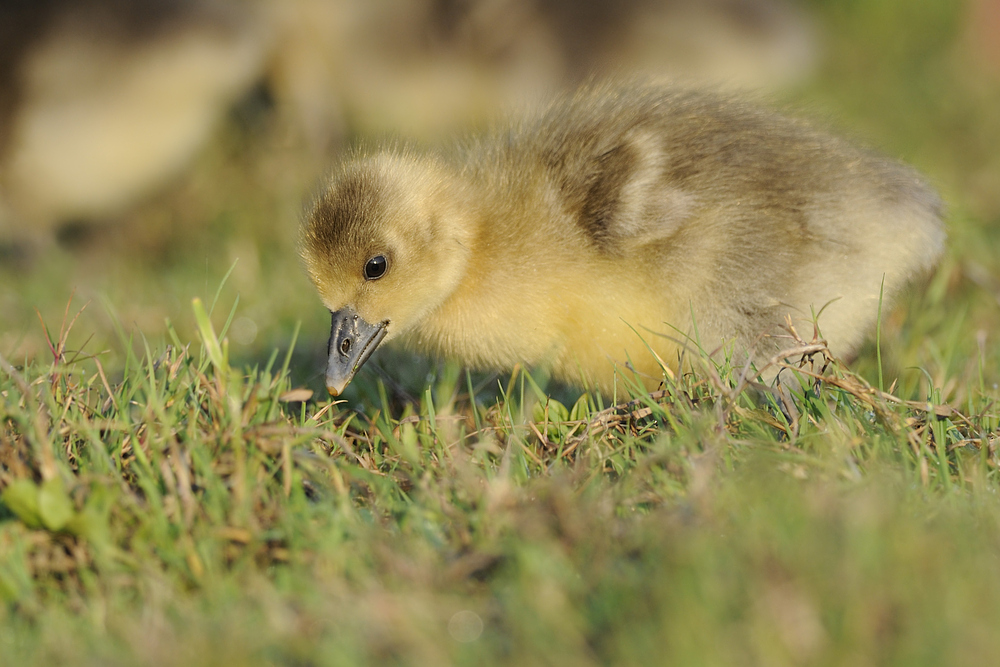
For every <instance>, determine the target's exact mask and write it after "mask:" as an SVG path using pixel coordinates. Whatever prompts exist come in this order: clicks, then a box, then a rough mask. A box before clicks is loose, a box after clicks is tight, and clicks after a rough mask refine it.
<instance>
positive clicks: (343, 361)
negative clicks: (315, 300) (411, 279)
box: [326, 306, 389, 396]
mask: <svg viewBox="0 0 1000 667" xmlns="http://www.w3.org/2000/svg"><path fill="white" fill-rule="evenodd" d="M388 325H389V320H386V321H384V322H379V323H378V324H369V323H368V322H366V321H365V320H363V319H362V318H361V316H360V315H358V314H357V313H356V312H354V309H353V308H351V307H349V306H345V307H344V308H341V309H340V310H338V311H337V312H335V313H333V325H332V326H331V328H330V347H329V349H328V351H327V353H328V354H329V360H328V361H327V364H326V388H327V391H329V392H330V393H331V394H332V395H334V396H340V394H341V393H342V392H343V391H344V388H345V387H346V386H347V383H348V382H350V381H351V378H353V377H354V374H355V373H357V371H358V369H359V368H361V365H362V364H363V363H365V362H366V361H368V357H370V356H372V352H374V351H375V348H376V347H378V344H379V343H381V342H382V339H383V338H385V333H386V331H385V328H386V327H387V326H388Z"/></svg>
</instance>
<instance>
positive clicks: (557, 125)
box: [301, 84, 944, 394]
mask: <svg viewBox="0 0 1000 667" xmlns="http://www.w3.org/2000/svg"><path fill="white" fill-rule="evenodd" d="M941 213H942V211H941V203H940V201H939V199H938V197H937V196H936V195H935V193H934V192H933V191H932V190H931V189H930V188H929V187H928V186H927V185H926V184H925V183H924V181H923V180H921V178H920V177H919V176H918V175H917V174H916V172H914V171H913V170H912V169H910V168H908V167H906V166H904V165H901V164H898V163H896V162H893V161H891V160H887V159H885V158H883V157H880V156H878V155H876V154H873V153H871V152H869V151H867V150H864V149H860V148H857V147H855V146H852V145H851V144H849V143H847V142H845V141H843V140H841V139H838V138H836V137H833V136H830V135H828V134H825V133H823V132H820V131H817V130H815V129H812V128H811V127H809V126H808V125H806V124H804V123H802V122H799V121H797V120H793V119H789V118H786V117H784V116H781V115H778V114H776V113H773V112H771V111H767V110H763V109H760V108H758V107H755V106H753V105H749V104H746V103H743V102H741V101H737V100H734V99H731V98H729V97H725V96H719V95H717V94H714V93H710V92H699V91H693V90H681V89H673V88H666V87H658V86H643V85H631V86H616V85H611V84H608V85H598V86H590V87H586V88H584V89H581V90H580V91H578V92H577V93H575V94H574V95H572V96H568V97H565V98H563V99H561V100H559V101H557V102H555V103H554V104H552V105H551V106H550V107H549V108H548V109H546V110H544V111H543V112H542V113H540V114H537V115H535V116H534V117H531V118H528V119H525V120H521V121H519V122H515V123H513V124H512V125H511V126H509V127H501V128H497V129H495V130H494V131H492V132H491V133H488V134H486V135H484V136H481V137H479V138H475V139H472V140H469V141H466V142H465V143H463V144H461V145H459V146H457V147H455V148H453V149H451V150H447V151H442V152H438V153H430V154H418V153H416V152H414V151H410V150H402V149H398V148H395V147H388V148H383V149H379V150H375V151H359V152H357V153H356V154H355V155H353V156H352V157H351V158H350V159H348V160H347V161H346V162H345V163H344V164H343V165H342V166H341V167H340V168H339V170H338V171H337V172H336V174H335V175H334V176H333V178H332V179H331V181H330V182H329V185H328V187H327V188H326V190H325V191H324V192H323V193H322V194H321V195H320V196H319V198H318V200H317V201H316V203H315V206H314V208H313V210H312V212H311V214H310V215H309V217H308V221H307V223H306V224H305V227H304V233H303V236H302V242H301V252H302V256H303V258H304V261H305V265H306V268H307V270H308V272H309V275H310V277H311V278H312V281H313V282H314V284H315V285H316V288H317V289H318V290H319V293H320V297H321V299H322V301H323V304H324V305H325V306H326V307H327V308H329V309H330V311H331V312H332V313H333V327H332V332H331V338H330V348H329V364H328V368H327V376H326V380H327V386H328V388H329V390H330V392H331V393H333V394H339V393H340V392H341V391H343V389H344V387H345V386H346V385H347V383H348V382H349V381H350V379H351V377H353V375H354V373H355V372H356V370H357V369H358V367H360V365H361V364H362V363H364V361H365V360H366V359H367V358H368V356H369V355H370V354H371V351H372V350H373V349H374V348H375V346H377V345H378V344H380V343H381V341H382V340H383V339H385V340H388V339H391V338H396V337H399V338H402V339H404V340H405V341H407V342H408V343H409V344H411V345H412V346H413V347H415V348H417V349H420V350H422V351H426V352H430V353H433V354H438V355H444V356H449V357H457V358H458V359H460V360H462V361H463V362H464V363H466V364H468V365H470V366H473V367H477V368H510V367H512V366H513V365H514V364H516V363H518V362H521V363H526V364H529V365H537V364H541V365H546V366H548V367H549V368H551V371H552V373H553V376H554V377H556V378H558V379H560V380H562V381H567V382H570V383H584V384H592V385H594V386H596V387H597V388H599V389H601V390H603V391H606V392H611V391H613V387H614V384H615V377H616V369H622V367H624V366H625V365H626V364H628V365H629V366H630V367H631V368H632V369H634V371H635V372H636V373H638V375H639V376H640V377H641V378H643V380H644V382H645V383H646V384H647V385H655V384H656V383H657V382H658V381H659V379H661V378H662V374H663V370H662V367H661V360H662V362H665V363H667V364H669V365H672V366H674V367H675V368H676V367H677V366H678V365H679V364H680V363H681V362H680V361H679V360H680V359H681V358H682V357H683V355H682V352H683V350H684V348H685V347H698V346H700V347H701V348H703V349H705V350H709V351H711V350H714V349H716V348H718V346H720V345H722V344H727V345H732V346H733V347H732V348H731V349H732V350H733V352H735V353H736V355H737V356H738V357H739V356H742V358H748V355H750V356H754V357H756V358H758V359H760V358H766V357H769V356H770V355H771V354H773V353H774V351H775V350H776V349H777V348H779V347H780V346H781V342H782V339H781V338H780V337H777V336H773V335H774V334H778V333H780V328H781V325H782V324H783V322H784V320H785V318H786V316H790V317H791V318H792V321H793V322H797V323H798V324H799V325H800V326H805V327H808V328H807V329H806V330H808V331H811V326H812V322H813V320H814V314H815V313H821V314H820V316H819V326H820V327H821V330H822V333H823V335H824V336H825V338H826V339H827V340H828V342H829V345H830V348H831V350H832V351H833V352H834V354H837V355H841V356H846V355H850V354H851V353H852V352H853V351H854V350H856V348H857V347H858V345H859V344H860V343H861V342H862V339H863V337H864V335H865V334H866V333H867V332H868V331H869V330H870V329H871V328H872V326H873V324H874V321H875V318H876V314H877V312H878V307H879V295H880V291H881V292H882V293H883V295H884V297H883V301H884V302H888V301H891V299H892V297H893V296H894V295H895V294H896V293H897V292H898V291H899V290H900V289H901V288H902V287H903V286H904V285H905V283H906V282H907V281H908V280H910V279H911V278H913V277H914V276H915V275H917V274H919V273H920V272H923V271H926V270H927V269H929V268H930V267H931V266H932V265H933V264H934V262H935V260H936V259H937V258H938V256H939V255H940V253H941V249H942V244H943V241H944V231H943V228H942V221H941ZM883 281H884V283H883ZM762 335H764V336H765V338H764V339H763V340H762V339H761V336H762ZM769 335H772V336H771V337H767V336H769ZM630 374H631V373H630Z"/></svg>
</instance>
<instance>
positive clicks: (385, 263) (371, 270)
mask: <svg viewBox="0 0 1000 667" xmlns="http://www.w3.org/2000/svg"><path fill="white" fill-rule="evenodd" d="M388 268H389V260H387V259H386V258H385V255H375V256H374V257H372V258H371V259H369V260H368V262H367V263H366V264H365V280H378V279H379V278H381V277H382V276H384V275H385V272H386V270H387V269H388Z"/></svg>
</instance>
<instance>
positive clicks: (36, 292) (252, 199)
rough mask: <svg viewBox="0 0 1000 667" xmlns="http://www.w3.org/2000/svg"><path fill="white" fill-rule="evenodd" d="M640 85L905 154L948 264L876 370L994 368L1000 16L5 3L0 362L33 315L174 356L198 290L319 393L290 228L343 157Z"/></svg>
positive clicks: (428, 2)
mask: <svg viewBox="0 0 1000 667" xmlns="http://www.w3.org/2000/svg"><path fill="white" fill-rule="evenodd" d="M636 74H641V75H642V76H646V77H649V78H654V79H663V80H679V81H684V82H687V83H695V84H704V85H711V86H714V87H721V88H725V89H732V90H740V91H748V93H747V94H750V95H752V96H753V97H755V98H756V99H758V100H762V101H764V102H765V103H769V104H771V105H773V106H776V107H778V108H785V109H787V110H789V112H790V113H793V114H796V115H800V116H805V117H808V118H812V119H813V120H815V121H816V122H817V123H819V124H821V125H824V126H827V127H829V128H831V129H833V130H834V131H836V132H839V133H841V134H845V135H848V136H850V137H853V138H854V139H855V140H857V141H859V142H861V143H864V144H868V145H871V146H873V147H875V148H877V149H879V150H881V151H883V152H885V153H887V154H889V155H892V156H895V157H897V158H900V159H902V160H905V161H907V162H910V163H912V164H914V165H916V166H917V167H918V168H919V169H920V170H921V171H922V172H923V173H925V174H926V175H927V176H928V177H929V178H930V180H931V181H932V182H933V183H934V184H935V185H936V186H937V187H938V188H939V189H940V190H941V191H942V193H943V194H944V196H945V199H946V200H947V201H948V203H949V208H950V216H949V226H950V227H949V229H950V250H949V254H948V256H947V258H946V259H945V261H944V262H943V264H942V267H941V269H940V270H939V271H938V273H937V274H936V276H935V277H934V278H933V279H932V280H931V281H930V283H929V284H926V285H922V286H920V288H919V289H917V290H915V291H914V293H913V295H912V296H911V297H910V298H909V300H908V301H907V302H906V303H904V304H903V306H902V307H901V308H900V309H899V310H898V311H897V312H895V313H893V314H892V315H891V316H890V317H889V318H888V322H887V325H886V326H887V329H886V331H887V333H886V334H884V335H883V337H884V338H885V339H886V340H894V341H897V342H898V344H897V345H895V346H894V348H893V349H892V350H891V351H889V352H888V353H887V354H886V356H887V357H888V360H887V361H886V363H887V364H888V365H889V366H890V367H891V368H894V369H895V370H896V371H897V372H899V371H900V369H905V368H906V367H908V366H913V365H919V366H921V367H923V368H925V369H927V370H928V371H929V372H930V373H932V374H934V375H935V377H938V376H941V377H944V378H952V379H953V380H955V382H953V384H956V386H957V385H961V382H960V379H961V378H962V377H963V376H966V375H967V376H968V377H970V378H971V377H973V376H974V375H975V374H976V373H978V370H977V369H978V366H977V362H976V361H975V360H976V358H978V356H979V353H980V352H982V353H983V354H984V355H985V357H984V358H986V359H987V360H989V361H992V362H993V363H992V364H987V366H988V367H989V368H996V367H997V364H996V363H995V362H996V360H997V354H998V353H1000V345H998V344H997V341H996V340H994V338H996V336H995V335H994V334H993V333H992V332H996V331H998V330H1000V326H998V325H1000V260H998V256H1000V253H998V250H1000V111H998V109H1000V0H964V1H959V0H922V1H921V2H912V1H911V0H617V1H615V0H270V1H269V0H2V2H0V354H2V355H3V356H4V357H6V358H8V359H11V360H12V361H13V362H14V363H18V364H19V363H22V362H24V361H27V360H32V359H39V360H43V361H44V360H46V359H47V358H51V352H50V351H49V347H48V344H47V342H46V337H45V332H44V330H43V326H42V324H41V323H40V321H39V320H40V319H41V320H42V321H44V323H45V325H46V326H47V327H49V328H50V329H55V330H58V329H59V327H60V323H61V322H62V321H63V318H64V313H65V312H66V311H67V308H68V310H69V313H70V315H72V314H73V313H75V312H76V311H78V310H79V309H80V308H81V307H83V306H84V305H86V309H85V311H84V313H83V314H82V315H81V316H80V318H79V320H78V321H77V323H76V325H75V327H74V329H73V332H72V334H71V335H70V348H71V349H74V350H82V353H83V354H86V355H94V354H99V355H101V358H102V360H103V361H104V363H105V365H106V366H108V367H110V368H114V366H115V363H116V361H119V360H120V359H121V353H120V350H121V349H122V345H123V344H129V343H126V342H123V341H126V340H127V339H128V338H129V337H132V339H133V340H132V343H130V344H133V345H139V346H141V344H142V343H141V341H142V339H146V340H147V341H148V342H149V344H150V345H151V346H154V347H155V346H157V345H162V344H164V343H165V342H168V334H167V327H166V325H165V323H166V321H167V320H170V321H171V324H172V325H173V327H175V329H176V330H177V333H178V335H179V337H180V340H182V341H188V340H192V339H193V338H194V334H193V331H194V323H193V317H192V315H191V308H190V301H191V299H192V298H193V297H201V298H203V299H205V300H206V301H207V302H208V303H209V304H211V303H213V302H214V301H215V298H216V295H217V294H218V295H219V299H218V306H217V308H216V313H215V319H216V320H217V322H218V325H217V326H221V324H222V322H224V321H225V320H226V318H227V316H228V315H229V313H230V311H231V309H232V308H233V306H234V304H237V301H238V304H237V305H236V308H235V311H234V313H235V314H234V316H233V319H232V323H231V325H230V327H229V330H228V336H229V339H230V344H231V346H232V347H231V350H232V354H233V356H234V357H235V358H236V359H237V360H238V361H247V362H254V361H260V360H266V359H267V357H268V356H269V355H270V353H271V351H272V350H273V349H274V348H281V349H285V348H287V347H288V345H289V343H290V339H291V336H292V332H293V330H294V329H295V326H296V323H298V322H301V326H302V334H301V337H300V342H299V344H298V348H297V350H298V352H297V357H296V359H297V362H296V370H295V373H296V377H297V380H298V381H299V383H300V384H305V385H308V386H312V387H313V388H315V389H320V388H321V387H322V380H321V371H322V365H323V357H324V354H325V343H326V337H327V335H328V331H327V327H328V326H329V319H328V315H327V313H326V312H325V311H324V310H323V308H322V306H321V305H320V303H319V300H318V298H317V297H316V296H315V293H314V291H313V289H312V287H311V285H310V284H309V283H308V281H307V279H306V278H305V275H304V273H303V271H302V270H301V267H300V264H299V261H298V256H297V252H296V236H297V230H298V226H299V224H300V220H301V216H302V213H303V211H304V210H305V208H306V207H307V206H308V203H309V201H310V199H311V197H312V196H313V193H314V192H315V191H316V190H317V188H318V187H319V186H320V184H321V183H322V179H323V176H324V174H325V173H326V172H327V170H328V169H329V168H330V165H331V164H334V163H335V162H336V161H337V160H338V158H339V156H340V155H341V154H342V152H343V151H344V150H345V149H346V148H347V147H349V146H351V145H354V144H356V143H358V142H372V141H378V140H381V139H385V138H392V137H396V136H399V137H405V138H407V139H408V140H412V141H415V142H416V143H417V144H418V145H430V144H434V143H437V142H441V141H447V140H448V138H449V137H451V136H454V135H455V134H456V133H461V132H464V131H470V130H472V129H474V128H476V127H480V126H482V125H484V124H486V123H488V122H490V121H491V119H495V118H497V117H502V116H503V115H504V113H506V112H510V111H516V110H517V109H518V108H521V107H524V106H527V105H531V104H532V103H534V102H536V101H538V100H544V99H546V98H548V97H550V96H551V95H553V94H555V93H557V92H558V91H561V90H564V89H566V88H569V87H572V86H573V85H575V84H577V83H579V82H581V81H584V80H587V79H589V78H593V77H600V76H634V75H636ZM230 271H231V273H230ZM227 275H228V278H226V276H227ZM220 286H221V290H220ZM137 341H139V342H137ZM941 350H948V351H949V352H948V353H947V354H945V353H943V352H941ZM963 355H966V356H965V357H963ZM870 357H871V355H862V359H861V360H860V361H859V362H858V367H859V368H861V369H862V370H863V371H864V370H865V369H867V368H869V367H870V365H871V364H870ZM970 360H971V361H970ZM420 368H425V367H420ZM370 372H372V373H375V372H377V369H375V370H372V371H370ZM419 372H420V373H425V372H426V370H420V371H419ZM988 374H991V378H992V381H998V380H1000V372H996V371H988ZM358 384H359V387H360V388H359V389H358V391H364V383H363V382H360V383H358ZM941 384H944V383H941ZM939 386H940V385H939ZM955 391H958V392H960V391H961V389H955Z"/></svg>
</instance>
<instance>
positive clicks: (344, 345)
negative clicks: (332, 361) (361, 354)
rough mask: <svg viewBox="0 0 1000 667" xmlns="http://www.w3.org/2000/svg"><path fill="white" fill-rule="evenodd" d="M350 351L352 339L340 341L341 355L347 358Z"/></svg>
mask: <svg viewBox="0 0 1000 667" xmlns="http://www.w3.org/2000/svg"><path fill="white" fill-rule="evenodd" d="M350 351H351V339H350V338H345V339H344V340H342V341H340V353H341V354H342V355H344V356H345V357H346V356H347V354H348V353H349V352H350Z"/></svg>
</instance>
